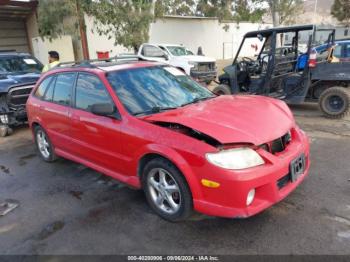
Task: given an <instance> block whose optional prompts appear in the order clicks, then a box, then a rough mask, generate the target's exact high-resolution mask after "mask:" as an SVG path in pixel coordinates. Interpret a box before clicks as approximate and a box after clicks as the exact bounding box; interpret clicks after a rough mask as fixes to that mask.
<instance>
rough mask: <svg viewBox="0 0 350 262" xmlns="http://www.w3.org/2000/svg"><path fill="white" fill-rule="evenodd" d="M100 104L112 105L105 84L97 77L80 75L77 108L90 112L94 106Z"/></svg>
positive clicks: (76, 95)
mask: <svg viewBox="0 0 350 262" xmlns="http://www.w3.org/2000/svg"><path fill="white" fill-rule="evenodd" d="M100 103H112V99H111V98H110V96H109V94H108V91H107V90H106V87H105V86H104V84H103V83H102V82H101V80H100V79H99V78H98V77H96V76H93V75H90V74H79V76H78V80H77V85H76V91H75V107H76V108H79V109H83V110H87V111H90V109H91V106H92V105H93V104H100Z"/></svg>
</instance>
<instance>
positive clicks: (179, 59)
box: [138, 44, 217, 84]
mask: <svg viewBox="0 0 350 262" xmlns="http://www.w3.org/2000/svg"><path fill="white" fill-rule="evenodd" d="M138 56H139V57H140V58H142V59H144V60H148V61H159V62H165V63H167V64H169V65H171V66H174V67H177V68H179V69H181V70H182V71H184V72H185V73H186V74H187V75H190V76H191V77H193V78H194V79H196V80H198V81H199V82H206V83H207V84H209V83H210V82H211V81H212V80H214V79H215V78H216V74H217V72H216V64H215V59H214V58H210V57H206V56H200V55H193V53H192V52H191V51H189V50H188V49H186V48H185V47H183V46H181V45H173V44H143V45H141V46H140V48H139V52H138Z"/></svg>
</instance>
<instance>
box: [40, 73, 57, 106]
mask: <svg viewBox="0 0 350 262" xmlns="http://www.w3.org/2000/svg"><path fill="white" fill-rule="evenodd" d="M55 83H56V77H53V79H52V81H51V83H50V85H49V87H48V88H47V89H46V92H45V94H44V96H43V100H45V101H50V102H51V101H52V97H53V90H54V88H55Z"/></svg>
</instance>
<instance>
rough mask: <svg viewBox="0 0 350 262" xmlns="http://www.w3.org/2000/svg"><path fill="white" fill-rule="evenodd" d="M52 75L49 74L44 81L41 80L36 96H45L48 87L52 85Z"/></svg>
mask: <svg viewBox="0 0 350 262" xmlns="http://www.w3.org/2000/svg"><path fill="white" fill-rule="evenodd" d="M52 78H53V77H52V76H49V77H47V78H45V79H44V80H43V81H41V83H40V85H39V86H38V88H37V89H36V91H35V93H34V96H36V97H38V98H43V96H44V94H45V92H46V89H47V87H48V86H49V85H50V83H51V81H52Z"/></svg>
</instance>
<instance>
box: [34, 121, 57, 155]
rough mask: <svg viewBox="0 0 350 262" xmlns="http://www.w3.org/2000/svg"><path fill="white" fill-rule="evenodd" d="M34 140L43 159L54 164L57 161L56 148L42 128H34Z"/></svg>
mask: <svg viewBox="0 0 350 262" xmlns="http://www.w3.org/2000/svg"><path fill="white" fill-rule="evenodd" d="M34 138H35V144H36V146H37V148H38V151H39V155H40V156H41V158H42V159H43V160H44V161H46V162H54V161H55V160H56V159H57V156H56V154H55V150H54V147H53V145H52V143H51V141H50V139H49V137H48V135H47V133H46V132H45V130H44V129H43V128H42V127H41V126H36V127H34Z"/></svg>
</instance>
